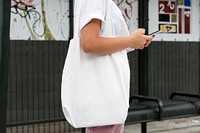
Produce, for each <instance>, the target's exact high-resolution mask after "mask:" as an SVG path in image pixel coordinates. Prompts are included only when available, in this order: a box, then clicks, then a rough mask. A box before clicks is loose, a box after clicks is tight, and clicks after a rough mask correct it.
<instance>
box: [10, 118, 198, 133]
mask: <svg viewBox="0 0 200 133" xmlns="http://www.w3.org/2000/svg"><path fill="white" fill-rule="evenodd" d="M6 133H81V132H80V131H78V130H77V131H76V130H74V129H73V128H72V127H69V125H68V124H66V122H61V123H47V124H38V125H27V126H23V127H13V128H8V129H7V132H6ZM124 133H141V129H140V124H134V125H126V126H125V131H124ZM147 133H200V116H199V117H189V118H181V119H173V120H166V121H162V122H150V123H147Z"/></svg>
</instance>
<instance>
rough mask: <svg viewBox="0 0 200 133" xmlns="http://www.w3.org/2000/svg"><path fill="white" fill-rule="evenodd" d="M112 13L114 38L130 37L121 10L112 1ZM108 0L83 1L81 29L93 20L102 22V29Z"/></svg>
mask: <svg viewBox="0 0 200 133" xmlns="http://www.w3.org/2000/svg"><path fill="white" fill-rule="evenodd" d="M110 5H111V12H112V19H111V20H112V26H113V27H112V30H113V32H112V33H113V36H114V37H123V36H128V35H129V31H128V28H127V25H126V23H125V20H124V18H123V16H122V13H121V10H120V9H119V8H118V7H117V5H116V4H115V3H114V2H113V1H112V0H110ZM105 14H106V0H83V5H82V9H81V15H80V29H82V28H83V27H84V26H85V25H86V24H87V23H88V22H89V21H91V19H94V18H96V19H99V20H101V22H102V29H103V26H104V22H105Z"/></svg>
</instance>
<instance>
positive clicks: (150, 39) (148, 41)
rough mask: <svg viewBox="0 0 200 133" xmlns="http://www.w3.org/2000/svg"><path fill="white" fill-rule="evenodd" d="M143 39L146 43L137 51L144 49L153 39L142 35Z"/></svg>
mask: <svg viewBox="0 0 200 133" xmlns="http://www.w3.org/2000/svg"><path fill="white" fill-rule="evenodd" d="M144 38H145V40H146V42H145V43H144V46H142V47H140V48H139V49H144V48H145V47H148V46H149V44H150V43H151V41H152V39H153V37H152V36H147V35H144Z"/></svg>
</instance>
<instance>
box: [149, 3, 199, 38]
mask: <svg viewBox="0 0 200 133" xmlns="http://www.w3.org/2000/svg"><path fill="white" fill-rule="evenodd" d="M199 11H200V7H199V0H150V1H149V32H150V33H151V32H153V31H155V30H158V29H159V30H161V31H162V32H163V33H162V34H159V35H157V36H156V37H155V39H154V40H157V41H160V40H164V41H199V40H200V35H199V31H200V26H199V19H200V14H199Z"/></svg>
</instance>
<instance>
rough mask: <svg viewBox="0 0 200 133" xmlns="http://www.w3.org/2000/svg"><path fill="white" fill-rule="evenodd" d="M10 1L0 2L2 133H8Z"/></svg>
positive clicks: (0, 109)
mask: <svg viewBox="0 0 200 133" xmlns="http://www.w3.org/2000/svg"><path fill="white" fill-rule="evenodd" d="M10 5H11V1H10V0H0V133H6V111H7V90H8V59H9V58H8V56H9V45H10V44H9V29H10Z"/></svg>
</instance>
